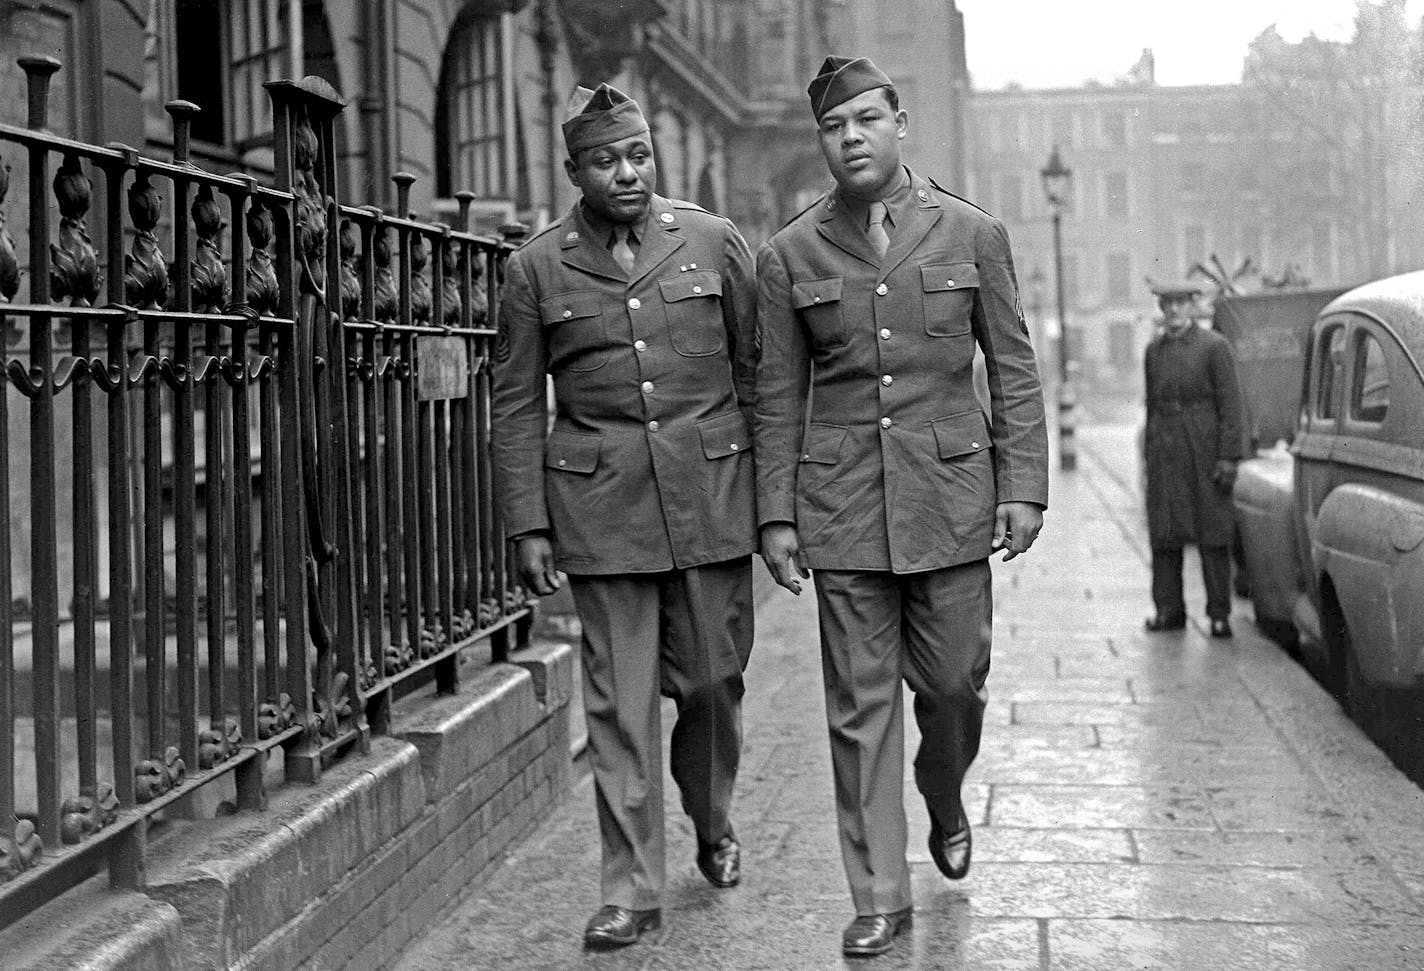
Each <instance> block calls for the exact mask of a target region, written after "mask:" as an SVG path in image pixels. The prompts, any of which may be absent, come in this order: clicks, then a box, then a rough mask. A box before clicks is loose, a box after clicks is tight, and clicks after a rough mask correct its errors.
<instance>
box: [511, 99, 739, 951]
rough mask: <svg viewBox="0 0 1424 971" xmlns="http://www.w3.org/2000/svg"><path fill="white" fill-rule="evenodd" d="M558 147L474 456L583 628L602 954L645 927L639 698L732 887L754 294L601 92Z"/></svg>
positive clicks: (594, 933) (596, 919)
mask: <svg viewBox="0 0 1424 971" xmlns="http://www.w3.org/2000/svg"><path fill="white" fill-rule="evenodd" d="M584 94H585V96H587V94H588V92H587V91H586V89H584ZM563 133H564V140H565V143H566V146H567V149H568V153H569V159H568V160H567V161H566V162H565V163H564V165H565V168H566V169H567V171H568V175H569V178H570V180H571V181H572V182H573V184H574V185H575V186H577V187H578V188H579V189H580V190H581V192H582V198H581V200H580V201H579V202H578V203H577V204H575V205H574V207H573V209H572V210H571V211H570V212H569V213H567V214H566V215H565V216H564V217H563V218H562V219H560V220H558V221H556V222H554V223H553V224H552V225H551V226H549V227H548V228H547V229H545V230H544V231H543V232H541V233H538V234H536V235H535V236H534V237H533V238H531V239H530V240H529V241H528V242H527V243H526V244H525V245H524V246H523V247H521V248H520V249H519V250H518V251H517V252H515V253H514V254H513V255H512V256H511V257H510V259H509V262H508V264H507V265H506V271H505V284H504V291H503V295H502V300H501V303H500V317H499V330H500V336H499V343H498V348H497V351H496V362H495V370H494V421H493V429H494V461H495V472H496V475H497V478H498V483H499V487H500V501H501V508H502V510H503V513H504V519H505V524H506V526H507V529H508V531H509V533H510V535H511V537H512V538H513V539H514V542H515V544H516V555H517V559H518V564H519V570H520V572H521V574H522V576H523V577H524V580H525V582H526V583H527V584H528V585H529V586H530V588H531V589H532V590H533V591H534V592H535V593H536V594H540V595H548V594H551V593H553V592H554V590H555V589H556V588H557V587H558V586H559V571H563V572H564V573H566V574H567V575H568V577H569V580H570V584H571V587H572V592H573V597H574V604H575V608H576V609H577V611H578V617H579V620H580V622H581V624H582V626H583V647H582V659H583V685H584V706H585V709H586V713H587V718H588V741H589V751H590V754H591V758H592V763H593V774H594V782H595V788H596V793H597V806H598V819H599V829H600V832H601V835H602V841H603V867H602V893H603V904H604V906H603V907H602V908H601V909H600V910H599V911H598V912H597V913H596V914H595V915H594V916H593V918H592V919H591V920H590V921H589V923H588V926H587V927H586V929H585V932H584V941H585V944H586V945H587V946H589V947H615V946H620V945H624V944H631V943H633V942H634V941H636V940H637V939H638V937H639V935H640V934H641V933H642V932H643V931H645V930H649V929H652V928H655V927H657V926H658V925H659V923H660V920H661V910H660V907H661V897H662V892H663V886H664V831H663V807H662V802H663V795H662V778H663V776H662V755H661V738H662V736H661V730H660V727H659V694H660V692H661V693H662V694H666V695H668V696H670V697H671V698H673V700H674V701H675V702H676V704H677V709H678V717H677V725H676V727H675V728H674V729H673V734H672V749H671V754H670V758H671V768H672V775H673V778H674V779H675V780H676V782H677V785H678V788H679V790H680V791H681V795H682V805H683V808H684V809H685V810H686V811H687V813H688V815H689V816H690V817H691V818H692V822H693V824H694V827H695V828H696V831H697V837H698V843H699V845H698V850H697V855H696V859H697V863H698V866H699V867H700V869H701V870H702V873H703V874H704V875H705V876H706V878H707V879H708V880H709V881H710V882H711V883H712V884H713V885H714V886H718V887H729V886H732V885H734V884H736V883H737V881H738V879H739V875H740V849H739V846H738V843H737V840H736V837H735V835H734V833H733V830H732V824H731V821H730V819H729V812H730V807H731V801H732V785H733V782H734V780H735V778H736V773H737V764H738V758H739V755H740V750H741V698H742V693H743V684H742V672H743V670H744V669H745V667H746V664H747V659H748V657H749V655H750V653H751V646H752V601H751V554H752V552H754V550H755V549H756V526H755V513H754V483H753V468H752V455H751V452H752V447H751V446H752V443H751V435H750V431H749V426H748V420H749V415H750V407H751V401H752V385H753V380H754V369H755V348H754V341H753V338H754V327H755V298H756V294H755V285H754V283H753V278H752V266H751V253H750V251H749V250H748V248H747V245H746V243H745V242H744V241H743V239H742V237H741V236H740V235H739V234H738V233H737V230H736V228H735V227H733V225H732V224H731V223H730V222H728V221H727V220H726V219H723V218H722V217H720V216H715V215H713V214H711V213H709V212H706V211H705V210H703V209H701V208H699V207H697V206H695V205H692V204H691V203H687V202H679V201H676V200H672V199H665V198H663V197H661V196H659V195H656V194H655V193H654V191H653V189H654V184H655V180H656V164H655V161H654V158H653V151H652V139H651V137H650V135H649V131H648V125H647V122H646V121H645V120H644V117H643V114H642V112H641V111H640V110H639V108H638V105H637V103H636V102H634V101H632V100H631V99H629V98H628V97H627V96H626V95H624V94H623V93H622V92H620V91H618V90H617V89H615V88H612V87H609V86H608V85H602V86H600V87H599V88H598V90H597V91H596V92H593V93H592V97H591V99H590V100H589V101H588V102H587V104H586V105H585V106H584V107H583V109H582V111H580V112H578V113H577V114H575V115H573V116H572V117H571V118H570V119H569V120H568V121H566V122H565V123H564V125H563ZM546 373H547V374H549V375H552V376H553V379H554V391H555V398H556V416H555V419H554V423H553V428H552V430H551V431H550V432H549V433H548V434H547V436H546V434H545V427H546V417H547V416H546V403H545V374H546Z"/></svg>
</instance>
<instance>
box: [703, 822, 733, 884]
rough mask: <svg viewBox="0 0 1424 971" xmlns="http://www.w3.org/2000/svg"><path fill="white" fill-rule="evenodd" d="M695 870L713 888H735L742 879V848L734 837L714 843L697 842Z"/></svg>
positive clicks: (729, 836)
mask: <svg viewBox="0 0 1424 971" xmlns="http://www.w3.org/2000/svg"><path fill="white" fill-rule="evenodd" d="M697 869H699V870H701V871H702V875H703V876H704V877H706V878H707V882H708V883H710V884H712V886H714V887H721V888H723V889H725V888H727V887H735V886H736V885H737V883H738V882H739V881H740V880H741V879H742V847H741V844H739V843H738V842H737V838H736V837H735V836H731V835H728V836H723V837H722V838H721V839H719V840H718V841H717V842H715V843H704V842H702V841H701V840H698V841H697Z"/></svg>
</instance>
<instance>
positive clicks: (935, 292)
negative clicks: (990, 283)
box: [920, 260, 979, 337]
mask: <svg viewBox="0 0 1424 971" xmlns="http://www.w3.org/2000/svg"><path fill="white" fill-rule="evenodd" d="M920 280H921V283H922V284H923V288H924V300H925V333H926V334H928V335H929V336H931V337H960V336H963V335H964V334H967V333H969V331H970V315H971V314H972V313H973V311H974V296H975V294H976V293H977V292H978V289H979V268H978V267H977V266H975V265H974V262H973V261H972V260H963V261H956V262H952V263H933V264H930V265H929V266H922V267H920Z"/></svg>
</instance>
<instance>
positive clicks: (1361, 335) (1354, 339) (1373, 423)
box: [1341, 322, 1394, 431]
mask: <svg viewBox="0 0 1424 971" xmlns="http://www.w3.org/2000/svg"><path fill="white" fill-rule="evenodd" d="M1382 336H1383V335H1381V334H1378V333H1376V332H1375V330H1374V328H1372V327H1370V326H1369V325H1368V324H1366V323H1363V322H1357V323H1356V324H1355V326H1354V327H1353V328H1351V333H1350V336H1349V338H1348V339H1347V343H1346V349H1347V353H1346V358H1347V360H1348V365H1349V367H1348V374H1347V376H1346V378H1345V382H1344V389H1343V390H1344V394H1343V398H1342V402H1341V403H1342V408H1341V416H1342V417H1343V418H1344V419H1345V421H1346V423H1347V424H1348V425H1349V426H1351V427H1353V428H1357V429H1361V430H1370V431H1375V430H1378V429H1379V428H1381V427H1383V425H1384V423H1385V422H1386V421H1387V420H1388V419H1389V405H1390V401H1389V389H1391V388H1392V386H1393V384H1394V382H1393V371H1392V370H1391V368H1390V361H1389V358H1390V354H1389V348H1388V345H1387V342H1386V341H1385V340H1383V339H1382ZM1370 346H1373V347H1375V348H1376V349H1378V351H1379V362H1380V364H1381V366H1382V367H1383V368H1384V374H1385V384H1384V387H1385V389H1386V396H1385V402H1384V410H1383V411H1382V412H1381V413H1380V414H1379V416H1378V417H1377V418H1376V417H1365V416H1362V415H1361V413H1360V412H1361V407H1362V399H1363V397H1364V393H1365V390H1366V387H1365V383H1364V382H1365V379H1366V378H1368V377H1369V370H1368V366H1367V365H1368V362H1366V361H1364V360H1362V357H1361V355H1362V354H1363V353H1364V352H1365V351H1366V350H1367V348H1368V347H1370ZM1362 371H1363V372H1364V374H1363V375H1362V374H1361V372H1362Z"/></svg>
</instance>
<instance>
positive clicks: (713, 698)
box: [569, 557, 753, 910]
mask: <svg viewBox="0 0 1424 971" xmlns="http://www.w3.org/2000/svg"><path fill="white" fill-rule="evenodd" d="M569 580H570V583H571V588H572V592H573V597H574V606H575V608H576V609H577V611H578V617H579V622H580V624H581V625H582V626H583V701H584V712H585V716H586V718H587V722H588V748H589V755H590V758H591V761H592V763H593V778H594V790H595V793H596V799H597V803H598V826H599V833H600V835H601V837H602V840H603V868H602V889H603V903H605V904H616V905H618V906H620V907H629V908H632V909H634V910H648V909H651V908H653V907H659V906H661V905H662V893H663V887H664V883H665V879H666V878H665V837H664V828H663V786H662V780H663V769H662V717H661V711H660V704H661V703H660V698H659V696H660V695H666V696H668V697H670V698H672V699H673V701H674V702H675V703H676V705H677V724H676V725H675V726H674V728H673V732H672V750H671V753H670V759H671V767H672V777H673V780H674V781H675V782H676V783H677V787H678V790H679V791H680V793H681V795H682V807H683V810H684V811H685V812H686V813H687V814H688V816H690V817H691V818H692V822H693V826H694V827H695V828H696V830H697V836H698V838H699V839H701V840H703V841H705V842H709V843H711V842H716V841H717V840H719V839H721V838H722V837H723V836H727V835H730V834H731V824H730V822H729V820H728V814H729V812H730V810H731V803H732V786H733V784H734V782H735V781H736V777H737V764H738V761H739V759H740V756H741V749H742V717H741V702H742V694H743V685H742V672H743V670H745V668H746V666H747V660H748V658H749V657H750V656H751V648H752V631H753V624H752V574H751V558H750V557H743V558H741V559H737V560H733V561H731V562H728V563H718V564H714V565H710V566H700V567H691V568H688V569H685V570H669V571H666V572H661V573H633V574H620V575H616V576H571V577H570V578H569Z"/></svg>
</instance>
